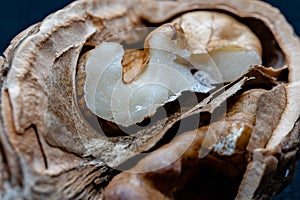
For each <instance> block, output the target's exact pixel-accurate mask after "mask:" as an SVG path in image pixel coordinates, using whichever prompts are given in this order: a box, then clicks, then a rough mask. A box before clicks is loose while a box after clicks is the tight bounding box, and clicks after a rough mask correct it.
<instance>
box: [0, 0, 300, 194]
mask: <svg viewBox="0 0 300 200" xmlns="http://www.w3.org/2000/svg"><path fill="white" fill-rule="evenodd" d="M195 10H213V11H218V12H222V13H226V14H229V15H231V16H233V17H234V18H236V19H238V20H239V21H240V22H242V23H244V24H245V25H247V26H248V27H249V28H250V29H251V30H252V31H253V32H254V33H255V34H256V36H257V37H258V38H259V39H260V41H261V44H262V55H263V65H264V66H265V67H273V68H275V69H277V70H274V69H271V68H268V69H266V68H263V67H260V66H257V67H256V68H253V69H252V70H250V71H249V72H248V73H246V74H245V75H244V76H242V77H241V78H240V79H238V80H236V81H234V82H232V83H230V84H229V85H226V86H225V87H223V88H221V89H220V90H218V91H216V92H214V93H212V94H208V95H206V96H205V95H204V97H206V98H204V97H203V96H201V95H200V97H199V99H200V102H199V103H198V104H197V105H196V107H193V106H186V107H185V109H186V110H184V111H183V112H182V113H178V110H176V109H175V111H172V112H173V115H170V116H169V117H168V118H167V119H163V120H157V121H155V123H153V124H151V126H147V128H142V129H139V130H137V131H135V132H134V134H131V135H125V136H124V135H122V133H121V132H120V133H121V134H120V136H118V135H113V136H114V137H110V136H107V135H105V134H103V133H105V130H104V129H110V130H113V131H112V132H114V131H115V132H119V130H117V129H116V128H115V126H114V124H110V123H108V122H105V121H102V120H101V119H97V118H96V117H95V116H90V114H91V113H89V112H88V111H87V110H86V108H85V106H84V98H83V93H82V91H83V90H82V87H83V84H84V77H85V74H84V70H83V68H82V63H84V60H85V56H87V55H86V54H85V53H86V52H87V51H88V50H89V49H92V48H94V47H95V46H97V45H98V44H100V43H102V42H103V41H113V42H119V43H121V42H125V43H135V42H138V41H139V40H143V37H144V35H145V28H146V27H147V26H150V25H152V26H156V25H161V24H165V23H167V22H169V21H170V20H172V19H174V18H175V17H176V16H180V15H182V14H183V13H187V12H191V11H195ZM262 10H263V12H261V11H262ZM146 34H147V33H146ZM299 50H300V42H299V39H298V38H297V37H296V36H295V35H294V33H293V30H292V28H291V26H290V25H289V24H288V23H287V22H286V20H285V18H284V17H283V16H282V15H281V14H280V12H279V11H278V10H277V9H275V8H272V7H271V6H270V5H268V4H266V3H263V2H260V1H249V0H237V1H228V0H211V1H209V2H208V1H205V0H191V1H184V0H179V1H147V0H108V1H96V0H79V1H75V2H73V3H72V4H70V5H69V6H67V7H66V8H64V9H62V10H60V11H57V12H55V13H53V14H52V15H50V16H48V17H47V18H45V19H44V20H43V21H42V22H40V23H38V24H35V25H33V26H31V27H29V28H28V29H26V30H24V31H23V32H21V33H20V34H19V35H17V36H16V37H15V38H14V39H13V40H12V41H11V44H10V46H9V47H8V48H7V50H6V51H5V58H4V59H3V61H2V58H1V59H0V65H1V66H2V68H1V73H2V75H1V88H2V90H1V117H0V120H1V123H0V137H1V140H0V147H1V148H0V152H1V153H0V157H1V161H0V167H1V168H2V169H3V175H2V176H1V177H0V194H1V196H3V198H7V199H11V198H13V199H16V198H21V199H22V198H26V199H41V198H47V199H82V198H84V199H89V198H92V199H101V198H103V194H104V188H105V187H106V185H107V184H108V182H109V181H110V180H111V178H112V177H113V176H114V175H115V174H116V172H115V171H114V170H113V168H116V167H119V166H120V164H122V163H124V162H125V161H126V160H128V159H130V158H134V156H136V155H139V154H140V153H142V152H147V151H151V150H153V149H156V148H158V147H159V146H161V143H162V142H161V141H165V138H166V137H170V136H169V135H170V133H171V135H172V131H174V130H175V131H176V128H175V129H174V127H176V125H178V123H181V122H182V121H184V120H189V119H191V118H192V117H193V116H198V114H199V113H201V116H203V119H202V118H201V119H200V120H201V123H202V124H201V123H200V125H198V124H196V125H197V126H194V125H193V126H191V127H188V129H189V130H181V133H183V136H182V137H184V136H185V135H184V132H185V131H192V130H196V129H198V126H201V127H204V126H206V125H207V124H208V123H209V122H210V121H211V116H214V114H215V113H219V115H218V117H221V116H224V114H225V113H226V111H225V112H224V111H223V112H219V110H218V108H220V107H221V105H223V104H226V105H227V104H228V105H227V106H229V107H230V106H231V105H236V104H235V102H237V100H236V99H238V98H239V97H240V96H241V93H242V91H243V92H244V91H248V90H249V91H250V90H252V89H255V88H263V89H265V90H267V91H266V92H264V93H263V94H262V95H260V97H259V99H258V100H257V104H255V105H256V106H255V107H256V108H257V109H256V110H255V112H256V113H255V119H252V118H251V119H252V123H253V121H254V122H255V123H254V124H253V127H252V129H253V130H252V129H251V130H252V133H251V136H249V138H248V140H247V142H246V143H245V142H240V143H236V144H237V146H241V145H242V146H243V147H242V148H241V149H242V150H243V162H242V163H238V164H239V169H238V171H237V172H238V173H236V174H235V172H232V173H231V175H232V176H233V177H238V178H237V182H235V191H234V192H233V194H232V196H231V197H232V198H236V199H264V198H269V197H271V196H272V195H273V194H274V192H275V193H276V192H279V191H281V190H282V188H283V187H284V186H285V185H286V184H287V183H288V181H289V180H290V177H292V175H293V173H289V174H287V176H286V173H285V172H286V171H287V170H289V171H291V172H292V171H293V170H294V167H293V166H294V164H295V158H296V153H297V151H298V146H297V145H298V142H299V138H300V135H299V123H298V118H299V113H300V104H299V102H300V95H299V92H298V91H299V89H300V83H299V79H300V77H299V76H298V74H297V73H298V71H299V67H300V65H299V63H300V56H299V55H298V52H299ZM187 96H188V94H187ZM189 103H190V102H189V101H187V104H189ZM166 106H168V105H166ZM169 107H172V106H169ZM171 110H172V109H171ZM232 112H234V111H232ZM227 115H229V114H228V113H227ZM270 116H272V118H270ZM226 119H227V118H226ZM214 120H216V121H217V119H214ZM218 120H219V118H218ZM98 121H99V122H100V124H102V125H103V124H104V125H103V126H102V127H100V128H99V122H98ZM201 127H200V128H201ZM188 133H189V132H188ZM173 135H174V133H173ZM211 140H212V141H213V142H212V143H214V142H216V141H215V139H214V138H213V137H212V139H211ZM225 140H226V139H225ZM175 141H176V140H175ZM160 142H161V143H160ZM200 143H201V144H202V143H203V141H201V142H200ZM172 144H173V143H172V142H171V143H170V145H172ZM207 144H211V143H210V142H209V141H208V143H207ZM158 151H160V150H158ZM217 152H218V151H215V152H213V153H212V154H208V158H207V159H208V161H207V163H209V164H210V163H212V161H215V163H217V164H216V165H215V171H219V172H220V173H221V174H222V175H220V177H223V175H224V173H227V172H228V169H229V168H230V167H224V169H222V168H220V165H221V166H223V164H224V166H225V164H226V163H227V164H228V163H230V162H233V161H232V160H231V159H233V160H234V161H236V160H235V159H236V158H235V157H232V158H228V160H226V159H225V161H224V160H222V159H216V158H219V156H221V155H218V156H216V155H215V153H217ZM198 153H199V152H198ZM223 153H224V152H223ZM221 154H222V152H221ZM192 155H193V156H194V154H192ZM225 157H226V156H225ZM145 159H147V157H146V158H145ZM182 159H183V157H181V158H180V159H179V160H182ZM196 160H197V159H196ZM220 160H222V162H221V161H220ZM141 162H142V161H141ZM198 162H199V160H197V161H195V163H198ZM203 162H204V163H205V162H206V161H205V159H204V160H203ZM183 163H185V162H183ZM195 163H192V165H193V164H195ZM200 163H201V162H200ZM218 163H219V164H218ZM170 164H171V163H170ZM181 164H182V163H180V162H175V165H173V164H172V165H170V168H169V169H166V170H171V171H172V170H173V169H175V168H174V166H175V167H179V168H180V166H182V165H183V166H184V164H182V165H181ZM189 164H190V163H188V165H189ZM137 166H139V165H137ZM193 166H194V165H193ZM228 166H229V165H228ZM197 167H198V166H197ZM179 168H176V170H177V169H179ZM133 169H134V168H133ZM192 171H193V170H192ZM213 171H214V170H213ZM215 171H214V172H215ZM167 172H168V171H164V170H162V171H159V173H162V174H163V175H164V174H166V173H167ZM175 172H176V173H178V171H175ZM179 172H180V171H179ZM176 173H175V175H174V176H175V177H176V176H177V175H176ZM187 173H190V172H187ZM124 174H125V175H124V176H128V174H127V172H124ZM212 174H213V173H212ZM152 175H153V176H152ZM152 175H151V176H150V178H149V179H148V178H147V181H148V182H150V183H152V181H153V183H155V178H157V177H159V176H157V174H156V172H155V170H154V172H153V174H152ZM120 176H122V173H121V174H120ZM142 176H143V174H142ZM153 177H154V179H153ZM183 179H184V180H181V179H176V181H177V182H175V183H176V184H180V183H182V181H183V182H186V180H185V177H183ZM116 180H117V178H116ZM166 180H168V179H166ZM224 180H229V179H227V178H224ZM282 180H284V181H282ZM156 181H157V180H156ZM194 181H195V180H191V181H190V182H191V183H192V182H194ZM235 181H236V180H235ZM114 183H115V179H113V181H112V184H114ZM141 183H143V182H141ZM202 184H203V183H202ZM161 185H162V187H161V188H154V189H153V188H151V190H150V191H148V192H147V193H145V194H144V196H143V194H141V193H139V194H138V195H142V196H143V197H141V196H138V197H141V198H146V197H147V195H150V197H151V195H152V194H153V195H154V194H155V192H160V195H162V196H164V198H169V199H170V198H175V197H178V198H179V197H180V195H183V196H184V192H185V191H186V190H187V189H186V188H181V189H180V191H181V192H182V193H179V194H178V196H176V195H175V194H166V193H164V192H166V191H169V189H165V188H167V187H165V186H166V184H164V182H163V181H162V182H161ZM126 187H128V188H127V189H126V188H125V190H124V192H125V194H128V195H129V197H130V194H131V193H130V191H131V190H132V188H130V185H126ZM108 188H109V190H108V192H109V191H112V190H113V189H110V188H113V187H111V185H109V187H108ZM164 189H165V190H164ZM126 192H127V193H126ZM132 194H133V193H132ZM157 194H158V193H157ZM162 196H161V198H163V197H162ZM148 197H149V196H148ZM116 198H118V197H116ZM206 198H208V199H209V198H210V197H206ZM106 199H109V197H106Z"/></svg>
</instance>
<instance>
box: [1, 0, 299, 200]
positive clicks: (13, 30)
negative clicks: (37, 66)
mask: <svg viewBox="0 0 300 200" xmlns="http://www.w3.org/2000/svg"><path fill="white" fill-rule="evenodd" d="M72 1H73V0H6V1H1V5H0V26H1V28H0V55H2V52H3V51H4V50H5V48H6V47H7V46H8V45H9V41H10V40H11V39H12V38H13V37H14V36H15V35H17V34H18V33H19V32H20V31H22V30H24V29H25V28H27V27H28V26H30V25H32V24H34V23H36V22H39V21H41V20H42V19H43V18H45V17H46V16H47V15H49V14H50V13H52V12H54V11H56V10H58V9H60V8H63V7H64V6H66V5H67V4H69V3H70V2H72ZM228 1H231V0H228ZM265 1H266V2H269V3H270V4H272V5H274V6H276V7H277V8H279V9H280V10H281V12H282V13H283V14H284V15H285V17H286V18H287V20H288V22H290V23H291V24H292V26H293V27H294V30H295V32H296V34H297V35H300V1H296V0H265ZM261 12H263V10H262V11H261ZM299 53H300V52H299ZM299 199H300V163H299V165H298V173H296V176H295V179H294V181H293V183H292V184H291V185H290V186H289V187H288V188H287V189H286V190H285V191H284V192H283V193H282V194H281V195H280V196H279V197H277V198H276V200H299Z"/></svg>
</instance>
